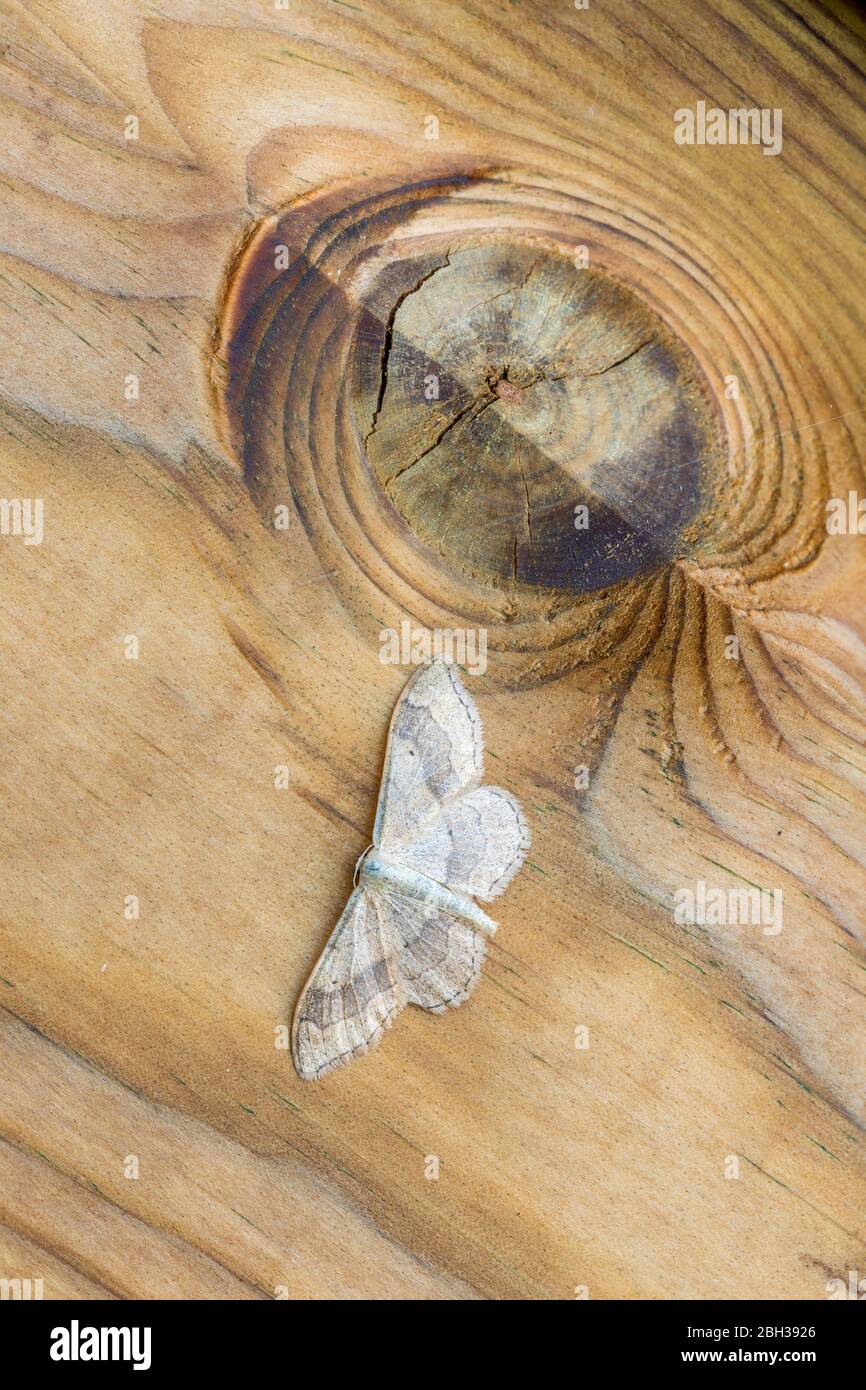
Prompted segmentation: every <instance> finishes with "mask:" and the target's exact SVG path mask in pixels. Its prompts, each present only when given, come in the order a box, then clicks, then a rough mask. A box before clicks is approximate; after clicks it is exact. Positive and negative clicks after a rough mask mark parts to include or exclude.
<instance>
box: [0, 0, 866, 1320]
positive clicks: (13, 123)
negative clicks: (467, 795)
mask: <svg viewBox="0 0 866 1390" xmlns="http://www.w3.org/2000/svg"><path fill="white" fill-rule="evenodd" d="M0 32H2V64H0V110H2V115H3V118H4V123H5V131H6V138H5V140H4V142H3V148H2V150H0V165H2V170H0V179H2V193H0V204H2V225H0V246H2V254H0V262H2V264H0V314H2V320H0V331H2V335H3V345H4V349H5V350H4V352H3V353H2V354H0V419H2V430H3V435H2V438H3V483H2V489H0V490H2V493H3V495H4V496H5V497H6V498H8V499H14V498H29V499H37V498H38V499H43V501H44V525H45V533H44V539H43V541H42V544H39V545H25V544H24V541H23V538H22V537H21V536H16V535H3V536H0V549H2V556H3V560H4V564H3V570H2V580H0V584H2V602H0V642H2V652H3V671H4V698H3V701H2V705H0V720H2V738H0V795H2V803H0V866H2V873H3V882H4V888H5V901H4V908H3V913H2V924H3V925H2V946H0V976H2V982H0V991H2V998H0V1003H2V1006H3V1007H2V1013H0V1068H2V1075H3V1077H4V1086H3V1097H2V1101H0V1174H2V1177H0V1223H2V1224H0V1277H4V1278H16V1277H17V1278H28V1277H29V1278H42V1279H43V1280H44V1285H45V1296H46V1297H50V1298H60V1299H64V1298H74V1297H85V1298H133V1299H139V1298H145V1299H148V1298H162V1297H170V1298H184V1299H203V1298H218V1299H235V1298H237V1299H247V1298H262V1297H271V1298H273V1297H286V1296H288V1297H291V1298H370V1297H376V1298H395V1299H396V1298H418V1299H428V1298H430V1299H436V1298H441V1299H463V1298H474V1297H486V1298H516V1299H534V1298H563V1299H564V1298H573V1297H575V1292H576V1290H581V1289H586V1290H588V1293H589V1296H590V1297H592V1298H631V1297H650V1298H680V1297H689V1296H697V1297H701V1298H707V1297H713V1296H720V1297H725V1298H736V1297H740V1298H763V1297H770V1298H781V1297H786V1296H790V1297H801V1298H812V1299H819V1298H824V1297H826V1285H827V1280H828V1279H829V1278H831V1277H842V1278H843V1279H847V1271H848V1270H850V1269H854V1270H860V1271H861V1272H862V1271H863V1270H864V1268H866V1263H864V1262H866V1250H864V1240H863V1208H864V1202H863V1196H864V1157H863V1145H862V1127H863V1120H864V1089H863V1075H864V1062H866V1036H864V1035H866V1029H864V1011H863V998H864V986H863V980H864V974H863V970H864V965H866V957H864V949H863V947H864V942H863V936H864V915H863V901H864V887H866V882H864V867H863V861H864V850H866V755H864V749H863V741H864V731H866V645H864V643H866V623H864V608H863V599H862V595H863V582H864V567H866V556H864V549H866V548H864V541H863V537H862V536H858V535H844V536H830V535H828V533H827V528H826V524H825V521H826V503H827V500H828V499H829V498H832V497H847V495H848V492H849V490H854V491H855V492H857V493H859V495H860V496H863V495H864V488H866V483H864V477H863V439H864V413H863V412H864V401H863V381H862V354H863V348H864V337H866V334H864V327H863V319H862V308H861V305H860V304H859V302H858V298H857V294H856V288H857V286H858V284H859V283H862V275H863V258H862V235H863V221H864V216H863V200H862V169H863V161H862V147H863V137H864V124H863V117H862V97H863V76H862V72H863V55H864V27H863V24H862V20H861V19H860V18H859V17H858V15H857V13H856V11H855V9H854V8H853V7H848V6H845V5H842V4H839V3H832V4H805V3H802V2H801V0H793V3H785V4H782V3H774V2H773V0H756V2H755V3H748V4H747V3H745V0H716V3H714V4H712V5H704V4H693V3H690V2H686V0H678V2H677V3H671V2H670V0H666V3H664V4H662V3H661V0H658V3H656V0H645V2H644V0H642V3H639V4H634V3H630V4H627V3H625V0H606V3H605V4H603V5H601V4H599V5H595V4H592V5H591V7H590V8H589V9H588V10H586V11H577V10H575V9H574V7H573V6H572V5H569V4H567V3H565V0H562V3H558V4H555V5H554V4H549V3H546V2H545V3H542V0H531V2H529V3H520V4H518V3H516V2H515V3H502V2H501V0H496V3H494V2H493V0H473V2H472V3H471V4H462V3H461V4H457V3H453V2H452V0H443V3H441V4H437V5H430V4H429V3H426V0H358V3H357V4H354V3H353V4H352V5H349V4H347V3H345V2H344V0H293V3H292V4H291V6H290V7H289V9H287V10H281V9H277V8H276V7H275V6H274V5H273V4H271V3H265V0H261V3H251V4H248V5H246V4H245V5H242V6H241V5H236V4H232V3H228V2H227V0H208V3H207V4H204V3H197V0H163V3H160V4H159V5H158V6H157V5H155V4H154V5H151V4H150V3H126V0H99V3H98V4H97V5H95V6H94V4H93V3H85V0H72V3H69V2H68V0H67V2H66V3H63V4H60V3H58V2H57V0H31V3H29V4H28V5H27V6H24V5H20V4H18V3H12V4H9V5H7V6H5V7H4V8H3V12H2V16H0ZM699 100H704V101H706V102H707V103H708V104H715V105H718V106H720V107H723V108H728V107H735V106H736V107H739V106H743V105H747V106H756V107H768V108H779V109H781V110H782V112H783V120H784V127H783V129H784V141H783V148H782V151H781V153H780V154H779V155H778V156H777V157H772V158H768V157H765V156H764V155H763V154H762V151H761V150H760V148H755V147H743V146H740V147H733V146H729V147H713V146H697V145H695V146H679V145H677V144H675V142H674V139H673V127H674V112H675V111H676V110H677V109H678V108H681V107H689V106H694V105H695V103H696V102H697V101H699ZM130 115H132V116H135V117H137V120H138V131H137V135H138V138H137V139H127V138H126V136H125V130H126V129H127V128H128V127H127V126H126V120H127V117H129V116H130ZM431 117H435V118H436V122H437V123H438V125H437V124H435V123H434V124H432V125H431V122H430V118H431ZM431 131H435V133H436V138H428V135H429V134H430V132H431ZM280 248H283V250H280ZM580 248H586V253H587V256H588V264H586V265H585V266H584V265H583V264H582V263H581V256H582V253H581V251H580ZM533 281H535V282H536V283H535V288H533ZM494 303H495V307H494ZM576 309H579V312H577V311H576ZM451 315H453V316H454V317H455V322H452V319H451ZM545 325H546V326H545ZM539 335H540V336H539ZM545 335H547V336H545ZM539 344H540V346H539ZM533 352H535V355H534V356H533ZM431 372H432V373H433V374H434V375H436V376H438V377H439V392H440V393H439V396H438V398H434V399H433V400H429V401H428V400H427V399H425V397H424V396H423V381H424V378H425V376H429V375H430V374H431ZM133 377H134V378H136V379H137V387H138V393H137V397H135V395H134V393H133V398H132V399H130V389H131V388H130V378H133ZM553 378H557V380H553ZM731 378H736V392H735V393H733V394H732V391H731V385H730V383H731ZM431 406H432V410H431V409H430V407H431ZM437 437H438V438H437ZM431 445H432V447H429V446H431ZM425 451H428V452H427V453H426V457H425V460H424V461H423V462H417V458H418V457H419V456H420V455H421V454H422V453H424V452H425ZM404 469H405V470H406V471H402V470H404ZM582 501H585V502H586V504H587V505H588V508H589V512H590V518H591V523H590V527H589V530H588V531H587V532H586V533H585V534H584V536H583V538H581V533H580V532H577V531H575V529H574V527H573V524H572V514H573V512H574V507H575V505H578V504H580V503H581V502H582ZM277 516H279V517H280V524H277V525H275V524H274V523H275V519H276V518H277ZM593 516H594V517H595V520H596V522H597V523H598V525H597V527H594V526H593V524H592V517H593ZM404 620H409V621H410V622H411V623H413V624H415V625H417V626H427V627H432V628H449V629H453V628H467V627H471V628H484V629H485V630H486V632H487V635H488V645H489V652H488V665H487V670H486V672H485V673H484V674H483V675H478V676H477V677H475V678H471V677H470V684H471V688H472V691H473V694H474V696H475V698H476V699H477V701H478V705H479V708H480V711H481V715H482V718H483V720H484V727H485V734H486V743H487V750H488V776H489V777H490V779H491V780H493V781H496V782H497V783H501V784H502V785H504V786H506V787H507V788H508V789H509V790H511V791H513V792H514V793H515V794H516V795H517V796H518V797H519V799H520V800H521V802H522V804H523V805H524V807H525V809H526V811H527V815H528V817H529V820H530V823H531V826H532V831H533V848H532V852H531V855H530V859H531V863H530V864H528V865H527V867H526V868H525V869H524V870H523V871H522V873H521V874H520V875H519V877H518V878H517V879H516V880H515V883H514V884H513V885H512V886H511V888H510V889H509V892H508V895H507V897H506V898H504V899H503V900H502V905H501V908H500V910H499V912H498V914H497V916H498V919H499V921H500V924H501V925H500V929H499V932H498V934H497V936H496V938H495V939H494V941H493V942H492V944H491V947H490V950H489V955H488V960H487V962H486V965H485V970H484V973H483V976H482V979H481V982H480V984H479V986H478V988H477V990H476V991H475V993H474V995H473V997H472V999H471V1000H470V1001H468V1002H467V1004H466V1005H464V1006H463V1007H462V1008H461V1009H460V1010H459V1011H458V1012H457V1013H455V1014H453V1015H451V1016H449V1017H448V1018H442V1019H438V1018H431V1017H429V1016H427V1015H424V1014H422V1013H421V1012H419V1011H415V1010H408V1011H407V1012H406V1015H405V1016H404V1017H403V1018H402V1019H401V1027H400V1029H399V1031H398V1030H395V1031H394V1032H393V1033H391V1034H390V1035H389V1036H388V1037H387V1039H386V1040H385V1041H384V1043H383V1044H382V1045H381V1046H380V1047H379V1048H378V1049H377V1051H376V1053H375V1054H374V1055H371V1056H370V1057H369V1058H365V1059H363V1060H361V1061H359V1062H356V1063H354V1064H353V1065H352V1066H351V1067H349V1068H346V1069H344V1070H341V1071H338V1072H335V1073H334V1074H333V1075H331V1076H329V1077H327V1078H326V1079H324V1080H323V1081H322V1082H320V1083H316V1084H313V1085H310V1086H304V1085H302V1083H301V1082H300V1081H299V1080H298V1078H297V1077H296V1075H295V1073H294V1071H293V1069H292V1065H291V1060H290V1055H289V1053H288V1051H287V1050H285V1048H283V1047H281V1046H279V1045H277V1044H279V1043H280V1042H281V1039H282V1037H283V1033H282V1032H281V1030H285V1029H286V1028H287V1025H288V1024H289V1022H290V1020H291V1016H292V1012H293V1009H294V1005H295V1002H296V1000H297V997H298V994H299V991H300V989H301V987H302V985H303V983H304V981H305V979H306V978H307V976H308V974H309V971H310V969H311V967H312V965H313V962H314V961H315V960H316V958H317V956H318V955H319V952H320V950H321V947H322V945H323V943H324V941H325V940H326V938H327V936H328V934H329V932H330V930H331V928H332V926H333V924H334V922H335V921H336V918H337V916H338V914H339V912H340V910H341V909H342V906H343V904H344V902H345V900H346V897H347V894H348V892H349V890H350V887H351V882H352V869H353V866H354V864H355V861H356V859H357V857H358V855H359V854H360V853H361V851H362V850H363V849H364V847H365V846H366V845H367V844H368V843H369V830H370V826H371V824H372V820H373V814H374V806H375V797H376V792H377V788H378V782H379V774H380V770H381V761H382V755H383V750H384V742H385V735H386V730H387V723H388V718H389V715H390V711H391V709H392V708H393V704H394V701H395V699H396V697H397V694H398V692H399V690H400V689H401V688H402V686H403V684H404V682H405V679H406V676H407V674H408V673H407V671H406V669H405V668H402V667H398V666H385V665H382V664H381V663H380V661H379V646H380V642H379V634H380V633H381V631H382V630H383V629H387V628H399V626H400V623H401V622H402V621H404ZM129 637H136V638H137V639H138V644H139V647H138V656H137V658H136V659H127V655H126V653H127V652H128V650H129V646H128V641H127V639H128V638H129ZM731 637H736V638H737V639H738V657H737V658H736V659H730V656H729V653H730V651H731V650H732V648H731V644H730V642H729V641H728V639H730V638H731ZM278 768H285V769H287V774H286V780H287V782H288V785H287V787H285V789H279V788H278V786H277V785H275V770H276V769H278ZM581 768H583V769H585V770H586V772H585V775H584V776H578V777H576V775H575V772H576V769H581ZM702 880H703V881H705V882H707V883H708V884H714V885H716V886H718V887H720V888H722V889H725V890H727V889H730V888H737V887H743V886H749V885H758V886H759V887H764V888H769V889H773V888H778V889H781V890H782V893H783V902H784V926H783V929H782V931H781V932H780V933H779V934H778V935H767V934H764V933H763V932H762V931H761V929H760V927H754V926H738V927H721V926H712V925H711V926H700V925H688V926H683V925H679V924H678V923H677V922H676V921H675V920H674V911H673V907H674V899H675V895H676V893H677V891H678V889H681V888H683V887H688V886H690V885H694V884H695V883H697V882H698V881H702ZM132 897H135V898H137V899H138V903H139V915H138V917H129V916H128V915H125V910H126V911H127V912H128V903H129V900H130V898H132ZM583 1028H585V1029H586V1030H588V1033H587V1037H588V1043H589V1045H588V1047H581V1046H576V1045H575V1044H576V1041H580V1038H581V1034H579V1033H577V1034H576V1030H580V1029H583ZM433 1156H435V1157H436V1158H437V1159H438V1178H430V1177H429V1176H426V1175H427V1174H429V1173H430V1171H431V1165H430V1162H429V1160H430V1158H431V1157H433ZM732 1158H735V1159H736V1160H737V1164H738V1168H739V1177H737V1178H732V1177H730V1176H726V1174H727V1173H729V1172H730V1171H731V1159H732ZM130 1159H135V1160H137V1172H138V1176H137V1177H136V1176H130V1175H129V1174H130V1173H133V1172H134V1171H135V1169H136V1165H135V1164H134V1163H133V1164H130V1162H129V1160H130Z"/></svg>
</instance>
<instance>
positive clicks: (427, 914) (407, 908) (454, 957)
mask: <svg viewBox="0 0 866 1390" xmlns="http://www.w3.org/2000/svg"><path fill="white" fill-rule="evenodd" d="M385 896H386V895H385V894H383V897H385ZM387 898H388V899H389V900H390V903H391V905H392V910H393V922H394V934H395V937H396V941H397V948H398V951H399V969H400V977H401V980H402V983H403V987H404V989H405V991H406V997H407V999H408V1001H409V1003H410V1004H417V1005H418V1006H419V1008H422V1009H428V1010H429V1011H430V1012H431V1013H434V1014H441V1013H444V1012H445V1010H446V1009H449V1008H450V1009H456V1008H457V1007H458V1006H459V1005H460V1004H462V1003H463V1001H464V999H466V998H468V996H469V995H470V994H471V993H472V990H473V989H474V987H475V984H476V982H477V980H478V976H479V974H480V972H481V963H482V961H483V960H484V948H485V941H484V933H483V932H479V931H476V930H475V928H474V927H473V926H472V924H471V922H467V921H466V920H465V919H464V918H463V917H455V916H453V915H452V913H450V912H443V911H442V910H441V908H433V907H428V906H425V905H424V904H423V903H420V902H416V901H415V900H413V899H411V898H403V897H401V896H399V895H398V894H393V895H392V894H387Z"/></svg>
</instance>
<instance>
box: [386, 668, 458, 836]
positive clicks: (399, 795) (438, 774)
mask: <svg viewBox="0 0 866 1390" xmlns="http://www.w3.org/2000/svg"><path fill="white" fill-rule="evenodd" d="M483 770H484V755H483V735H482V729H481V717H480V715H479V713H478V710H477V708H476V706H475V701H474V700H473V699H472V697H471V695H469V693H468V692H467V691H466V690H465V689H464V687H463V684H462V682H461V681H460V678H459V676H458V675H457V672H456V671H455V669H454V667H453V666H448V665H446V663H445V662H444V661H434V662H431V663H430V665H429V666H421V667H419V669H418V670H417V671H416V672H415V674H414V675H413V676H412V677H411V679H410V680H409V681H408V682H407V684H406V687H405V689H404V691H403V693H402V695H401V696H400V699H399V700H398V701H397V705H396V707H395V709H394V713H393V715H392V717H391V727H390V729H389V731H388V746H387V749H386V751H385V767H384V770H383V773H382V788H381V791H380V792H379V804H378V807H377V808H376V823H375V826H374V828H373V843H374V844H375V845H377V846H379V847H380V848H382V849H391V848H394V847H396V846H398V845H401V844H404V843H405V842H406V841H408V840H412V839H414V838H416V837H417V836H418V834H419V832H420V830H421V829H422V827H423V826H425V825H427V824H428V823H429V822H430V821H431V820H432V819H433V818H434V817H436V816H437V815H439V814H440V812H441V810H442V807H443V805H445V804H446V803H447V802H449V801H450V800H452V799H453V798H454V797H456V796H458V795H459V794H460V793H461V792H465V791H469V790H470V789H471V788H473V787H477V786H478V783H479V782H480V781H481V774H482V772H483Z"/></svg>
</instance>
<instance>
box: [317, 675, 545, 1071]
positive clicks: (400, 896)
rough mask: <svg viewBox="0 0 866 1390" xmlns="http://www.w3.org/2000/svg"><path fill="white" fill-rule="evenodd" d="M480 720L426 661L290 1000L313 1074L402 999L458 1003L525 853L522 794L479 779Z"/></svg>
mask: <svg viewBox="0 0 866 1390" xmlns="http://www.w3.org/2000/svg"><path fill="white" fill-rule="evenodd" d="M483 771H484V766H483V732H482V727H481V718H480V716H479V714H478V710H477V708H476V706H475V702H474V700H473V699H472V697H471V696H470V695H469V694H468V692H467V691H466V690H465V688H464V687H463V685H462V683H461V681H460V679H459V677H458V675H457V672H456V671H455V669H454V667H453V666H450V665H448V664H446V663H445V662H444V661H438V660H437V661H433V662H431V663H430V664H429V665H427V666H421V667H419V669H418V670H417V671H415V672H414V674H413V675H412V676H411V677H410V679H409V681H408V682H407V684H406V686H405V689H404V690H403V693H402V695H401V696H400V698H399V700H398V701H397V705H396V708H395V710H394V714H393V716H392V718H391V726H390V729H389V732H388V744H387V749H386V752H385V767H384V771H383V773H382V785H381V788H380V791H379V803H378V806H377V808H376V820H375V824H374V827H373V843H372V845H370V847H369V848H368V849H366V850H365V851H364V853H363V854H362V855H361V857H360V859H359V860H358V863H357V865H356V866H355V885H356V886H355V889H354V892H353V893H352V894H351V896H350V898H349V901H348V902H347V904H346V906H345V908H344V910H343V914H342V916H341V917H340V920H339V921H338V922H337V925H336V927H335V928H334V930H333V932H332V933H331V936H330V938H329V940H328V943H327V945H326V946H325V949H324V951H323V952H322V954H321V956H320V957H319V960H318V961H317V963H316V966H315V968H314V970H313V973H312V975H311V976H310V978H309V980H308V981H307V984H306V986H305V988H304V991H303V993H302V994H301V997H300V999H299V1000H298V1005H297V1008H296V1010H295V1018H294V1023H293V1026H292V1053H293V1056H294V1060H295V1067H296V1068H297V1071H298V1075H299V1076H300V1077H301V1078H302V1079H303V1080H304V1081H313V1080H316V1079H318V1078H319V1077H321V1076H324V1075H325V1074H326V1072H329V1071H331V1070H332V1069H333V1068H334V1067H339V1066H343V1065H344V1064H345V1063H346V1062H349V1061H351V1059H352V1058H353V1057H357V1056H358V1054H359V1053H362V1052H366V1051H367V1050H368V1049H369V1048H370V1047H372V1046H373V1045H374V1044H375V1043H377V1042H378V1041H379V1039H380V1037H381V1036H382V1033H383V1032H384V1030H385V1029H386V1028H389V1027H390V1026H391V1024H392V1023H393V1021H394V1019H395V1018H396V1016H397V1014H398V1013H399V1012H400V1010H401V1009H402V1008H403V1007H404V1005H406V1004H416V1005H417V1006H418V1007H419V1008H422V1009H428V1010H429V1011H430V1012H431V1013H437V1014H439V1013H444V1012H445V1010H446V1009H449V1008H451V1009H456V1008H457V1007H458V1005H460V1004H462V1003H463V1001H464V999H466V998H467V997H468V995H469V994H470V993H471V991H472V989H473V987H474V985H475V983H476V981H477V979H478V975H479V972H480V970H481V962H482V960H483V959H484V949H485V942H486V939H487V937H488V936H490V935H492V934H493V932H494V931H495V930H496V923H495V922H494V921H492V920H491V919H490V918H489V917H488V916H487V914H486V913H485V912H483V911H482V910H481V908H480V907H479V906H478V905H477V903H475V902H474V901H473V899H474V898H480V899H481V900H482V902H489V901H490V900H491V899H493V898H495V897H496V896H497V895H498V894H499V893H501V892H502V891H503V889H504V888H506V887H507V886H508V884H509V883H510V882H511V880H512V878H513V877H514V875H515V874H516V873H517V870H518V869H519V868H520V866H521V864H522V863H523V861H524V859H525V857H526V851H527V849H528V848H529V828H528V826H527V823H526V819H525V817H524V815H523V812H522V810H521V808H520V805H519V803H518V802H517V800H516V799H515V798H514V797H513V796H511V795H510V793H509V792H506V791H502V789H501V788H500V787H486V786H482V785H481V778H482V775H483Z"/></svg>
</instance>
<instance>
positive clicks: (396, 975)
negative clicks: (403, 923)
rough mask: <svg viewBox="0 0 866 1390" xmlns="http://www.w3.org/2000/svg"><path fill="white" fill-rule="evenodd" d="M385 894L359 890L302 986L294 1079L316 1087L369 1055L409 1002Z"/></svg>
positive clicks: (294, 1045) (294, 1038) (295, 1032)
mask: <svg viewBox="0 0 866 1390" xmlns="http://www.w3.org/2000/svg"><path fill="white" fill-rule="evenodd" d="M392 918H393V912H392V911H391V910H389V909H388V907H387V905H386V903H385V901H384V899H383V896H382V895H381V894H379V893H374V892H371V891H370V890H369V889H367V888H364V887H363V886H362V887H360V888H356V889H355V891H354V892H353V893H352V895H351V897H350V898H349V901H348V902H347V904H346V906H345V908H344V909H343V912H342V915H341V917H340V920H339V921H338V922H337V925H336V926H335V928H334V930H333V931H332V933H331V935H330V937H329V939H328V943H327V945H326V946H325V949H324V951H323V952H322V954H321V956H320V957H319V959H318V961H317V962H316V965H315V968H314V970H313V973H312V974H311V976H310V978H309V980H308V981H307V983H306V985H305V986H304V990H303V992H302V994H301V997H300V999H299V1000H298V1004H297V1008H296V1009H295V1018H294V1023H293V1025H292V1054H293V1056H294V1059H295V1067H296V1069H297V1072H298V1075H299V1076H300V1077H301V1079H302V1080H304V1081H314V1080H317V1079H318V1078H319V1077H321V1076H324V1075H325V1074H326V1073H327V1072H329V1071H331V1070H333V1068H334V1067H339V1066H343V1065H344V1064H345V1063H346V1062H349V1061H351V1059H352V1058H353V1057H357V1056H358V1054H359V1053H362V1052H366V1051H367V1050H368V1048H370V1047H373V1046H374V1044H375V1043H377V1042H378V1041H379V1038H380V1037H381V1036H382V1033H383V1032H384V1030H385V1029H386V1028H388V1027H390V1025H391V1023H392V1022H393V1020H394V1018H395V1017H396V1016H397V1014H398V1013H399V1012H400V1010H401V1009H402V1007H403V1005H404V1004H405V1003H406V1002H407V994H406V991H405V988H404V986H403V983H402V980H401V977H400V972H399V966H398V962H397V942H396V940H395V937H394V934H393V931H392V926H391V923H392Z"/></svg>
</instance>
